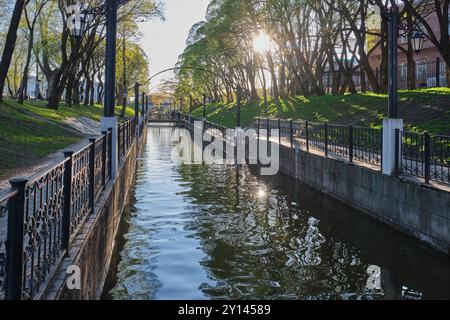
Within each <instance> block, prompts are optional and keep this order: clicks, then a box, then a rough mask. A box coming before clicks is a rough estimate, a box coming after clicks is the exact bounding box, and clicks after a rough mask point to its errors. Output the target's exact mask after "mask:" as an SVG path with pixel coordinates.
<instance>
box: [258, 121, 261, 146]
mask: <svg viewBox="0 0 450 320" xmlns="http://www.w3.org/2000/svg"><path fill="white" fill-rule="evenodd" d="M260 127H261V118H258V129H257V133H258V142H259V129H260Z"/></svg>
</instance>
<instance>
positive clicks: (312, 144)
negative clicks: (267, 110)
mask: <svg viewBox="0 0 450 320" xmlns="http://www.w3.org/2000/svg"><path fill="white" fill-rule="evenodd" d="M258 124H259V125H258ZM252 127H253V128H255V129H257V130H258V131H262V132H263V133H264V131H265V130H267V128H269V129H270V130H275V129H277V130H279V133H280V141H281V140H282V139H288V140H289V142H290V145H291V146H293V145H294V143H297V144H298V145H300V147H302V148H304V149H306V150H307V151H311V150H314V151H319V152H323V153H324V154H325V155H326V156H329V155H334V156H338V157H342V158H345V159H347V160H348V161H350V162H354V161H359V162H363V163H367V164H372V165H378V166H381V158H382V157H381V155H382V130H381V129H374V128H366V127H357V126H352V125H341V124H329V123H317V122H309V121H292V120H280V119H276V120H273V119H256V120H255V121H254V123H253V124H252ZM265 132H266V133H265V134H266V135H267V131H265Z"/></svg>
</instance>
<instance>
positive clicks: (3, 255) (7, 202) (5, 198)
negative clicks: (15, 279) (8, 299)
mask: <svg viewBox="0 0 450 320" xmlns="http://www.w3.org/2000/svg"><path fill="white" fill-rule="evenodd" d="M16 196H17V191H11V192H8V193H6V194H3V195H1V196H0V228H2V229H3V230H7V224H8V215H9V214H10V208H11V204H12V201H14V198H15V197H16ZM6 237H7V232H0V300H4V299H5V296H6V282H7V276H8V274H7V272H6V269H7V252H6V243H7V238H6Z"/></svg>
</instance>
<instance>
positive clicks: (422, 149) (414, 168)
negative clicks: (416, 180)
mask: <svg viewBox="0 0 450 320" xmlns="http://www.w3.org/2000/svg"><path fill="white" fill-rule="evenodd" d="M397 134H400V135H401V141H402V148H401V157H400V159H401V161H400V168H399V171H400V172H404V173H409V174H411V175H414V176H417V177H420V178H423V179H424V180H425V183H430V181H435V182H440V183H445V184H450V136H443V135H430V134H428V133H414V132H403V133H397Z"/></svg>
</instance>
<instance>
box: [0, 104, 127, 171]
mask: <svg viewBox="0 0 450 320" xmlns="http://www.w3.org/2000/svg"><path fill="white" fill-rule="evenodd" d="M117 112H118V113H120V108H118V109H117ZM102 114H103V108H102V106H98V105H96V106H94V107H91V106H87V107H86V106H73V107H67V106H64V105H62V106H61V107H60V108H59V110H58V111H55V110H52V109H49V108H48V107H46V106H45V103H44V102H26V103H25V104H24V105H23V106H22V105H20V104H18V103H16V102H13V101H10V100H6V101H4V102H2V103H1V104H0V178H5V177H7V176H8V175H9V174H10V173H11V171H12V170H13V169H15V168H20V167H23V166H25V165H27V164H33V163H35V162H36V161H38V160H39V159H41V158H43V157H45V156H46V155H48V154H51V153H53V152H56V151H58V150H60V149H63V148H65V147H67V146H69V145H71V144H74V143H76V142H77V141H78V140H79V139H81V138H82V135H81V134H79V135H75V134H73V131H69V130H64V129H63V128H61V125H64V122H63V121H64V120H66V119H69V118H78V117H81V116H85V117H88V118H91V119H94V120H97V121H98V120H100V118H101V116H102ZM133 114H134V110H132V109H131V108H129V109H127V115H129V116H131V115H133ZM37 116H38V117H37ZM39 117H41V118H44V119H47V120H49V121H50V122H49V121H45V120H43V119H41V118H39Z"/></svg>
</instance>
